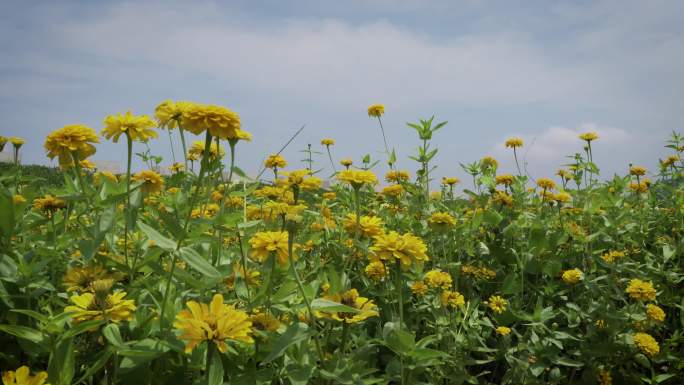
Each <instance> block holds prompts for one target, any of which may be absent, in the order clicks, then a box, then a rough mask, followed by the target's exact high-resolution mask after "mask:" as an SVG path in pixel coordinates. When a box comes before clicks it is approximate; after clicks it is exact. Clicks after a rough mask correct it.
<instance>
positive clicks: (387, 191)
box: [382, 184, 404, 197]
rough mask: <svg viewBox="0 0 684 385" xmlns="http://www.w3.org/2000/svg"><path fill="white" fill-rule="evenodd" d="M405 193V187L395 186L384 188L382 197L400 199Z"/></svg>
mask: <svg viewBox="0 0 684 385" xmlns="http://www.w3.org/2000/svg"><path fill="white" fill-rule="evenodd" d="M403 193H404V187H403V186H402V185H400V184H393V185H389V186H385V187H383V188H382V195H389V196H393V197H398V196H400V195H401V194H403Z"/></svg>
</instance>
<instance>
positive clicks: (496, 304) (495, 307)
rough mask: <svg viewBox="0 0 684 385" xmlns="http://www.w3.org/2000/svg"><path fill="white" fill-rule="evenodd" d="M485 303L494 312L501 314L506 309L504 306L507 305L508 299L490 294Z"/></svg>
mask: <svg viewBox="0 0 684 385" xmlns="http://www.w3.org/2000/svg"><path fill="white" fill-rule="evenodd" d="M487 305H488V306H489V308H490V309H492V311H494V313H497V314H501V313H503V312H504V311H506V306H508V301H507V300H506V299H505V298H503V297H501V296H498V295H492V296H490V297H489V299H488V300H487Z"/></svg>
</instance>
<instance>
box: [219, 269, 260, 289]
mask: <svg viewBox="0 0 684 385" xmlns="http://www.w3.org/2000/svg"><path fill="white" fill-rule="evenodd" d="M238 277H240V278H241V279H242V280H243V281H246V282H247V286H249V287H256V286H259V284H260V283H261V272H259V270H255V269H251V268H249V267H246V268H243V267H242V265H241V264H237V263H234V264H233V273H232V274H231V275H230V276H229V277H228V278H226V280H225V283H226V286H228V288H229V289H233V288H235V280H236V279H237V278H238ZM245 277H246V278H245Z"/></svg>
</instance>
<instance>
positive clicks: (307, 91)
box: [0, 0, 684, 177]
mask: <svg viewBox="0 0 684 385" xmlns="http://www.w3.org/2000/svg"><path fill="white" fill-rule="evenodd" d="M683 16H684V2H682V1H679V0H672V1H666V0H653V1H641V0H614V1H610V0H607V1H593V2H592V1H566V2H561V1H554V2H549V1H544V0H539V1H532V0H531V1H485V0H466V1H448V0H445V1H425V0H416V1H411V0H405V1H389V0H367V1H361V0H359V1H339V0H336V1H322V0H310V1H287V2H284V1H279V0H273V1H232V2H228V1H222V2H219V1H130V2H115V1H107V2H105V1H102V2H99V1H59V2H54V1H45V2H39V1H22V0H19V1H12V0H4V1H2V2H1V3H0V49H2V56H0V85H1V86H0V134H1V135H5V136H10V135H18V136H23V137H25V138H26V139H27V140H28V143H27V144H26V145H25V147H24V158H23V159H24V163H41V164H49V160H48V159H47V158H46V157H45V155H44V151H43V149H42V144H43V141H44V138H45V136H46V135H47V133H49V132H50V131H51V130H54V129H56V128H59V127H62V126H63V125H65V124H71V123H84V124H87V125H90V126H91V127H93V128H95V129H97V130H98V131H99V130H100V129H101V128H102V120H103V118H104V117H105V116H107V115H108V114H112V113H116V112H123V111H126V110H131V111H132V112H133V113H135V114H143V113H144V114H152V113H153V111H154V107H155V106H156V105H157V104H158V103H159V102H161V101H162V100H164V99H180V100H192V101H198V102H205V103H213V104H220V105H224V106H227V107H229V108H231V109H233V110H235V111H236V112H238V113H239V114H240V115H241V118H242V122H243V128H244V129H246V130H248V131H250V132H252V133H253V135H254V141H253V142H252V143H247V144H240V146H239V149H238V157H239V159H238V163H239V165H240V166H241V167H242V168H244V169H245V170H247V171H248V172H255V171H256V170H257V169H258V168H259V162H260V161H261V160H262V158H263V156H264V155H265V154H267V153H269V152H274V151H277V150H278V149H279V148H280V146H281V145H282V144H283V143H284V142H285V141H286V140H287V139H288V138H289V137H290V136H291V135H292V134H293V133H294V132H295V131H296V130H297V129H298V128H299V127H300V126H302V125H304V124H306V128H305V129H304V131H303V132H302V134H301V135H300V136H299V137H298V138H297V139H296V140H295V141H294V142H293V143H292V145H291V146H290V147H288V149H287V150H286V151H285V153H284V154H285V156H286V157H287V158H288V159H289V160H290V162H291V164H294V165H300V163H299V159H301V158H302V157H303V156H302V154H300V153H299V152H298V151H299V150H301V149H303V148H305V147H306V145H307V143H312V144H314V147H318V148H320V146H319V145H318V143H319V141H320V139H321V138H323V137H332V138H335V139H336V140H337V144H336V145H335V147H334V148H333V155H334V156H335V157H336V158H337V159H339V158H342V157H352V158H354V159H356V160H358V159H359V158H360V157H361V156H363V155H364V154H366V153H370V154H371V155H372V156H373V157H374V158H378V157H381V156H382V154H381V153H380V151H381V150H382V148H383V145H382V137H381V135H380V131H379V128H378V125H377V121H374V120H372V119H369V118H368V116H367V114H366V108H367V106H368V105H369V104H371V103H383V104H385V105H386V112H387V113H386V116H385V119H384V122H385V128H386V130H387V136H388V140H389V142H390V145H391V146H392V147H395V148H396V149H397V151H398V153H399V155H400V161H399V165H400V167H402V168H407V169H411V170H415V169H416V166H415V164H414V163H413V162H412V161H410V160H408V159H407V158H406V156H407V155H409V154H410V153H412V152H413V151H414V149H415V146H416V145H417V144H418V140H417V137H416V135H415V132H414V131H413V130H411V129H409V128H408V127H407V126H406V124H405V123H406V122H412V121H417V120H418V119H419V118H421V117H430V116H431V115H435V116H436V120H439V121H441V120H448V121H449V123H448V125H447V126H446V127H445V128H444V129H443V130H441V131H439V132H438V133H437V134H436V137H435V141H436V142H437V144H438V145H439V148H440V152H439V154H438V155H437V158H436V163H437V164H438V166H439V168H438V170H437V172H436V174H437V176H441V175H458V176H463V175H464V174H463V172H462V171H461V169H460V166H459V163H466V162H472V161H475V160H477V159H479V158H481V157H482V156H484V155H492V156H495V157H496V158H498V159H499V160H500V162H501V163H502V169H503V170H502V171H509V172H512V171H513V170H514V165H513V162H512V154H511V153H510V151H506V150H505V149H504V147H503V142H504V141H505V139H506V138H507V137H509V136H520V137H522V138H523V139H524V140H525V143H526V146H525V148H524V149H523V156H524V157H525V158H526V161H527V162H528V164H529V166H528V169H529V171H530V173H531V174H532V175H533V176H535V177H538V176H547V175H550V174H552V173H553V172H554V171H555V170H556V169H557V168H558V167H559V166H561V165H562V164H564V163H565V162H566V158H565V156H566V155H572V154H573V153H574V152H577V151H581V148H582V143H581V141H580V140H579V139H577V135H578V134H579V133H581V132H584V131H589V130H591V131H597V132H598V133H599V135H600V136H601V138H600V140H599V141H598V142H596V145H595V154H596V156H595V158H596V160H597V162H598V163H599V166H600V167H601V170H602V175H603V176H604V177H609V176H611V175H612V174H613V173H615V172H619V173H624V171H625V170H626V168H627V165H628V164H629V163H630V162H631V163H635V164H641V165H645V166H647V167H649V168H650V169H652V170H655V169H656V164H657V159H658V158H659V157H660V158H663V157H665V156H666V155H667V152H666V149H664V148H663V147H662V146H663V142H664V141H665V140H666V139H667V137H668V136H669V134H670V133H671V132H672V130H678V131H679V132H682V122H681V118H682V111H684V97H683V96H684V65H683V64H684V24H682V23H681V20H682V17H683ZM152 148H153V150H154V151H155V152H157V153H159V154H161V155H163V156H165V158H166V159H167V161H165V162H170V151H169V145H168V138H167V137H166V135H165V134H164V135H163V136H160V138H159V139H158V140H157V141H155V142H154V143H152ZM137 149H139V150H142V148H141V147H138V148H137ZM93 159H95V160H113V161H118V162H120V163H121V164H124V162H125V144H124V143H118V144H113V143H108V142H106V141H103V143H102V144H101V145H99V147H98V152H97V154H96V155H95V156H94V158H93ZM317 160H318V162H319V164H320V165H321V166H327V165H328V162H327V159H326V158H325V157H323V156H319V157H318V159H317ZM136 167H137V168H139V167H141V165H140V164H138V165H137V166H136ZM328 167H329V166H328ZM378 171H382V170H378Z"/></svg>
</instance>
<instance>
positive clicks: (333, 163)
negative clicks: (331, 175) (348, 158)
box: [325, 146, 337, 174]
mask: <svg viewBox="0 0 684 385" xmlns="http://www.w3.org/2000/svg"><path fill="white" fill-rule="evenodd" d="M325 149H326V151H328V159H330V165H331V166H332V168H333V171H334V172H335V173H336V174H337V168H336V167H335V162H333V159H332V155H331V154H330V146H325Z"/></svg>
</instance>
